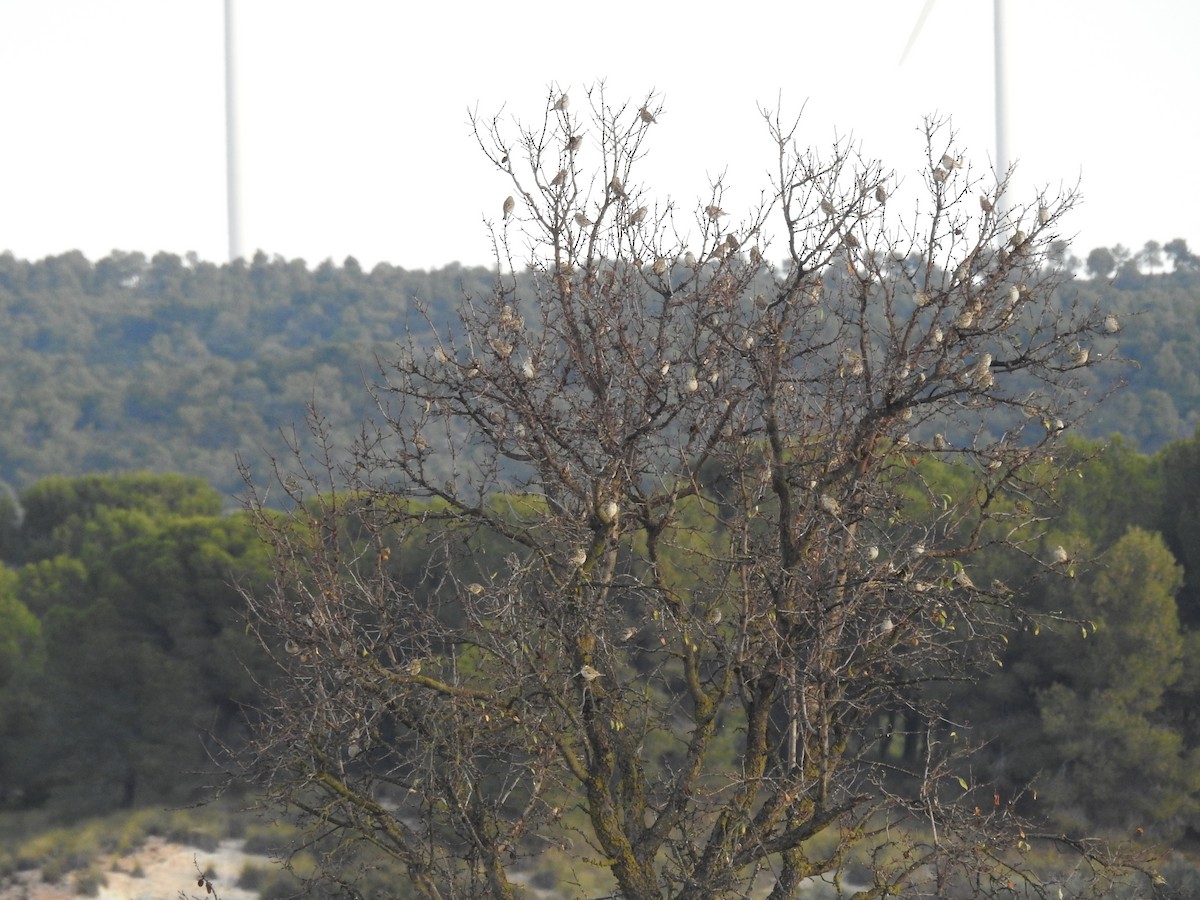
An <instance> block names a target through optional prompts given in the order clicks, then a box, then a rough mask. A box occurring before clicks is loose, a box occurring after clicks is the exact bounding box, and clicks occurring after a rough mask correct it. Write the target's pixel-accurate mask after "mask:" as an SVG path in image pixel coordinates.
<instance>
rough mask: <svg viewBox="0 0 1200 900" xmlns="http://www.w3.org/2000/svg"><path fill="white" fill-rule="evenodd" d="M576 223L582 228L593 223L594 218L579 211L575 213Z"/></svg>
mask: <svg viewBox="0 0 1200 900" xmlns="http://www.w3.org/2000/svg"><path fill="white" fill-rule="evenodd" d="M575 224H576V225H578V226H579V227H580V228H587V227H588V226H589V225H591V224H593V223H592V220H591V219H589V218H588V217H587V216H585V215H584V214H583V213H581V212H577V213H575Z"/></svg>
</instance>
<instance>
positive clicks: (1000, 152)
mask: <svg viewBox="0 0 1200 900" xmlns="http://www.w3.org/2000/svg"><path fill="white" fill-rule="evenodd" d="M992 40H993V43H994V46H995V49H994V56H995V64H996V76H995V77H996V177H997V178H1003V177H1004V176H1005V175H1006V174H1007V173H1008V93H1007V87H1006V86H1007V82H1006V81H1005V78H1004V0H992Z"/></svg>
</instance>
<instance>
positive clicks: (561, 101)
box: [554, 94, 571, 112]
mask: <svg viewBox="0 0 1200 900" xmlns="http://www.w3.org/2000/svg"><path fill="white" fill-rule="evenodd" d="M570 105H571V98H570V97H568V96H567V95H566V94H563V95H562V96H561V97H559V98H558V102H557V103H555V104H554V111H555V112H566V111H567V107H568V106H570Z"/></svg>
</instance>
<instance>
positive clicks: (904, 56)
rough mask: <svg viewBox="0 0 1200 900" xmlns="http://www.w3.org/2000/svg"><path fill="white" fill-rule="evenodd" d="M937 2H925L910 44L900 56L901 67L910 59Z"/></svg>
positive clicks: (929, 0) (909, 39)
mask: <svg viewBox="0 0 1200 900" xmlns="http://www.w3.org/2000/svg"><path fill="white" fill-rule="evenodd" d="M935 2H936V0H925V6H924V7H922V8H921V14H920V15H919V16H917V24H916V25H914V26H913V30H912V33H911V34H909V36H908V43H907V44H905V45H904V52H903V53H901V54H900V62H899V65H904V60H905V59H907V58H908V51H909V50H911V49H912V46H913V44H915V43H916V42H917V37H918V35H920V33H921V29H922V28H924V27H925V20H926V19H927V18H928V17H929V11H930V10H931V9H933V4H934V3H935Z"/></svg>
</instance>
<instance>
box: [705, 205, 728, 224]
mask: <svg viewBox="0 0 1200 900" xmlns="http://www.w3.org/2000/svg"><path fill="white" fill-rule="evenodd" d="M704 211H705V212H706V213H708V217H709V218H710V219H712V220H713V221H714V222H715V221H717V219H719V218H721V216H727V215H729V213H727V212H725V210H723V209H721V207H719V206H711V205H710V206H706V207H704Z"/></svg>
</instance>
